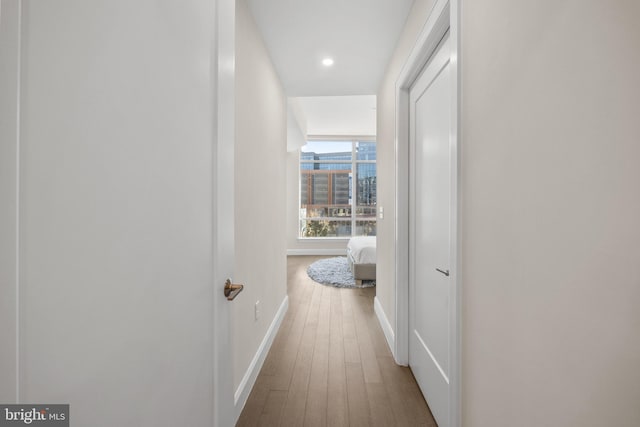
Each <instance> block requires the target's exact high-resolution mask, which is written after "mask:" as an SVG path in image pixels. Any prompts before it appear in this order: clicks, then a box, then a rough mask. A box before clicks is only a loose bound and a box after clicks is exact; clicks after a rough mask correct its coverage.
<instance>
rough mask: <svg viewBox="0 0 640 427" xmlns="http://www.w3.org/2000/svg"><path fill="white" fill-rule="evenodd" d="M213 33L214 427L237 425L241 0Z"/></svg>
mask: <svg viewBox="0 0 640 427" xmlns="http://www.w3.org/2000/svg"><path fill="white" fill-rule="evenodd" d="M214 3H215V5H214V7H215V10H214V11H213V13H214V16H212V17H211V19H212V20H213V22H214V29H213V31H212V32H211V38H212V39H211V58H210V60H211V63H210V80H211V108H212V112H213V115H212V116H213V117H212V126H211V130H212V151H211V163H212V173H213V175H212V176H211V180H212V195H211V197H212V198H211V200H212V228H211V233H212V235H211V244H212V248H211V250H212V260H213V265H212V267H213V268H212V283H211V288H212V298H213V313H212V321H213V325H212V327H213V329H212V334H213V337H212V338H213V348H212V351H213V354H212V358H213V360H212V363H213V378H212V380H211V381H212V382H213V390H212V391H213V401H212V402H211V403H212V404H211V409H210V410H211V415H212V418H213V427H226V426H230V425H233V420H234V416H235V413H234V407H233V391H234V390H233V389H234V384H233V372H232V369H230V368H229V367H230V366H233V349H232V347H231V334H230V330H231V303H230V302H229V301H227V299H226V298H225V297H224V294H223V292H222V290H223V287H224V283H225V280H226V279H227V278H233V265H234V257H235V240H234V234H233V233H234V232H233V230H234V221H235V219H234V167H235V162H234V144H235V142H234V141H235V129H234V123H235V116H234V114H235V108H234V103H235V102H234V100H235V84H234V81H235V33H236V32H235V22H236V19H235V12H236V8H235V1H233V0H215V2H214Z"/></svg>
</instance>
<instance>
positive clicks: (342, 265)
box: [307, 257, 376, 288]
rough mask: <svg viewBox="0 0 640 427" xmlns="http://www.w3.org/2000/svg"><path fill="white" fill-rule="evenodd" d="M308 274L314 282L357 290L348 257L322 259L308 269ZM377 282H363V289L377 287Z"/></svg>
mask: <svg viewBox="0 0 640 427" xmlns="http://www.w3.org/2000/svg"><path fill="white" fill-rule="evenodd" d="M307 274H308V275H309V277H310V278H311V279H313V280H314V281H316V282H318V283H321V284H323V285H330V286H335V287H337V288H355V287H356V281H355V280H354V279H353V274H352V273H351V269H350V268H349V262H348V261H347V257H336V258H324V259H320V260H318V261H316V262H314V263H313V264H311V265H310V266H309V268H307ZM375 285H376V282H375V280H363V281H362V287H363V288H370V287H372V286H375Z"/></svg>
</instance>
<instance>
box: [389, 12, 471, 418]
mask: <svg viewBox="0 0 640 427" xmlns="http://www.w3.org/2000/svg"><path fill="white" fill-rule="evenodd" d="M459 19H460V0H438V1H437V2H436V4H435V5H434V6H433V9H432V10H431V13H430V15H429V18H428V19H427V21H426V23H425V25H424V27H423V28H422V31H421V32H420V35H419V36H418V38H417V40H416V44H415V45H414V47H413V49H412V51H411V53H410V54H409V57H408V58H407V61H406V62H405V64H404V66H403V68H402V70H401V71H400V74H399V76H398V79H397V80H396V90H395V92H396V118H395V121H396V130H395V175H396V176H395V178H396V200H395V202H396V221H395V236H396V245H395V258H396V260H395V261H396V262H395V302H396V307H395V308H396V312H395V318H396V319H395V320H396V339H395V343H394V347H395V348H394V349H393V353H394V357H395V360H396V362H397V363H398V364H400V365H408V363H409V89H410V88H411V86H412V84H413V83H414V81H415V80H416V78H417V77H418V75H419V74H420V72H421V71H422V69H423V68H424V66H425V65H426V64H427V62H428V61H429V59H430V58H431V56H432V55H433V54H434V53H435V51H436V48H437V47H438V45H439V42H440V40H441V39H442V37H443V36H444V35H445V33H446V32H447V31H449V37H450V40H451V72H452V85H453V87H452V88H451V89H452V93H451V97H452V99H451V130H450V132H451V146H450V147H451V191H452V197H451V207H450V208H451V210H450V211H451V255H450V259H451V265H450V271H451V273H450V274H451V290H450V294H449V297H450V304H451V305H450V307H451V312H450V313H451V314H450V316H451V317H450V320H449V321H450V325H451V327H450V339H451V356H450V357H451V372H450V375H449V380H450V388H449V389H450V392H449V393H450V395H449V419H450V423H451V425H452V426H458V425H460V423H461V410H460V408H461V386H460V384H461V382H460V372H461V332H460V328H461V321H460V319H461V309H460V303H461V276H460V272H459V261H460V252H459V250H460V246H461V245H460V244H459V237H460V235H459V230H460V222H459V215H458V205H459V201H460V187H459V174H460V168H459V164H460V162H459V160H460V158H459V157H460V155H459V152H460V146H459V145H460V138H459V135H460V131H459V124H460V101H459V100H460V61H459V52H460V37H459V36H460V30H459V22H460V21H459Z"/></svg>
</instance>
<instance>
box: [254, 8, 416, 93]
mask: <svg viewBox="0 0 640 427" xmlns="http://www.w3.org/2000/svg"><path fill="white" fill-rule="evenodd" d="M247 3H248V5H249V8H250V9H251V12H252V14H253V16H254V19H255V21H256V24H257V25H258V28H259V29H260V32H261V34H262V37H263V39H264V41H265V44H266V46H267V49H268V50H269V54H270V56H271V60H272V61H273V63H274V66H275V68H276V70H277V72H278V74H279V76H280V79H281V81H282V84H283V86H284V89H285V92H286V94H287V96H326V95H373V94H375V93H376V92H377V91H378V86H379V84H380V81H381V80H382V76H383V74H384V71H385V68H386V65H387V62H388V61H389V58H390V56H391V53H392V52H393V49H394V47H395V45H396V42H397V40H398V37H399V35H400V32H401V31H402V27H403V26H404V23H405V21H406V19H407V14H408V13H409V9H410V8H411V4H412V3H413V0H320V1H318V0H315V1H312V0H247ZM325 57H331V58H333V59H334V61H335V63H334V65H333V66H331V67H325V66H323V65H322V63H321V62H322V59H323V58H325Z"/></svg>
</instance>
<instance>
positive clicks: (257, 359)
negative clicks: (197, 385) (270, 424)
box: [234, 295, 289, 421]
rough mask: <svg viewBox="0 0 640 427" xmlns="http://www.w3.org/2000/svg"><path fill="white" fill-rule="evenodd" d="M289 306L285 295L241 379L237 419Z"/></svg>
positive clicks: (235, 396)
mask: <svg viewBox="0 0 640 427" xmlns="http://www.w3.org/2000/svg"><path fill="white" fill-rule="evenodd" d="M288 308H289V296H288V295H285V297H284V300H283V301H282V304H280V308H279V309H278V311H277V312H276V315H275V317H274V318H273V321H272V322H271V325H269V329H268V330H267V333H266V334H265V336H264V338H263V339H262V342H261V343H260V347H258V351H257V352H256V354H255V356H253V360H251V363H250V364H249V368H247V372H245V374H244V376H243V377H242V381H240V385H239V386H238V389H237V390H236V393H235V395H234V405H235V419H236V421H237V420H238V418H239V417H240V413H241V412H242V409H243V408H244V405H245V403H247V399H248V398H249V393H250V392H251V389H252V388H253V385H254V384H255V382H256V378H258V374H259V373H260V369H262V364H263V363H264V359H265V358H266V357H267V353H269V349H270V348H271V344H273V339H274V338H275V337H276V334H277V333H278V329H280V324H282V319H284V315H285V314H286V313H287V310H288Z"/></svg>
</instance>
